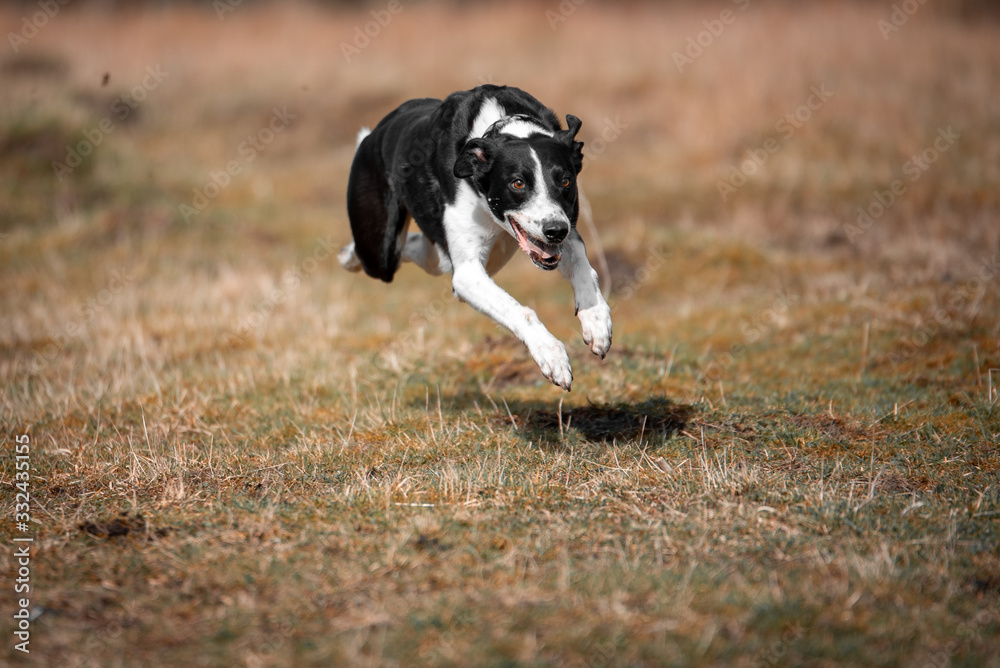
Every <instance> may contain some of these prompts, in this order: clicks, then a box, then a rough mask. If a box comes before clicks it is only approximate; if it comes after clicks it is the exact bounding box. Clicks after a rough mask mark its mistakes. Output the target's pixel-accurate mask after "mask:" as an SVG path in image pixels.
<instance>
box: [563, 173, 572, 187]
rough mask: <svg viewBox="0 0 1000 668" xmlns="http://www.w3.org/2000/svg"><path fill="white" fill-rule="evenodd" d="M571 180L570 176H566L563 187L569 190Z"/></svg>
mask: <svg viewBox="0 0 1000 668" xmlns="http://www.w3.org/2000/svg"><path fill="white" fill-rule="evenodd" d="M569 184H570V180H569V177H568V176H564V177H563V180H562V187H563V188H569Z"/></svg>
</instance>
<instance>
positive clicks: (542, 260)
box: [507, 215, 562, 271]
mask: <svg viewBox="0 0 1000 668" xmlns="http://www.w3.org/2000/svg"><path fill="white" fill-rule="evenodd" d="M507 222H508V223H510V227H511V229H512V230H514V236H515V237H517V244H518V245H519V246H520V247H521V250H523V251H524V252H525V253H527V255H528V257H530V258H531V261H532V262H534V263H535V266H536V267H540V268H541V269H545V270H546V271H552V270H553V269H555V268H556V267H558V266H559V260H561V259H562V248H561V246H560V245H559V244H547V243H545V242H543V241H539V240H537V239H535V238H533V237H530V236H528V233H527V232H525V231H524V228H523V227H521V226H520V225H518V224H517V222H516V221H515V220H514V217H513V216H510V215H508V216H507Z"/></svg>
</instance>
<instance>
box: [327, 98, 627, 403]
mask: <svg viewBox="0 0 1000 668" xmlns="http://www.w3.org/2000/svg"><path fill="white" fill-rule="evenodd" d="M566 124H567V129H565V130H563V129H562V128H561V127H560V124H559V119H558V118H557V117H556V115H555V113H553V111H552V110H551V109H549V108H547V107H545V106H544V105H543V104H542V103H541V102H539V101H538V100H536V99H535V98H534V97H532V96H531V95H529V94H528V93H526V92H524V91H523V90H520V89H518V88H513V87H508V86H493V85H486V86H479V87H478V88H474V89H472V90H469V91H462V92H457V93H453V94H452V95H449V96H448V97H447V98H445V99H444V100H437V99H431V98H424V99H416V100H410V101H408V102H405V103H404V104H402V105H401V106H399V107H398V108H396V109H395V110H394V111H392V112H391V113H389V115H387V116H386V117H385V118H383V119H382V121H381V122H380V123H379V124H378V125H377V126H375V129H374V130H371V131H369V130H367V129H362V130H361V132H360V133H359V134H358V146H357V152H356V153H355V156H354V162H353V164H352V165H351V174H350V178H349V180H348V184H347V213H348V217H349V218H350V221H351V232H352V234H353V236H354V241H353V242H352V243H351V244H349V245H348V246H346V247H345V248H344V249H343V250H341V251H340V253H339V256H338V259H339V261H340V264H341V265H342V266H343V267H344V268H345V269H348V270H349V271H355V272H356V271H360V270H362V269H363V270H364V271H365V273H366V274H368V275H369V276H372V277H373V278H379V279H382V280H383V281H385V282H387V283H388V282H390V281H392V279H393V276H394V275H395V273H396V270H397V269H398V268H399V265H400V262H402V261H404V260H406V261H409V262H413V263H414V264H417V265H418V266H420V267H422V268H423V269H424V270H425V271H427V272H428V273H430V274H433V275H435V276H437V275H440V274H451V284H452V290H453V292H454V294H455V296H456V297H458V298H459V299H460V300H462V301H464V302H466V303H468V304H469V305H471V306H472V307H473V308H475V309H476V310H478V311H480V312H481V313H484V314H485V315H488V316H489V317H491V318H493V320H495V321H496V322H498V323H500V324H501V325H503V326H504V327H506V328H507V329H509V330H510V331H511V332H513V333H514V335H515V336H516V337H517V338H518V339H520V340H521V341H522V342H523V343H524V344H525V345H526V346H527V347H528V352H529V353H530V354H531V357H532V358H533V359H534V360H535V362H536V363H537V364H538V367H539V369H541V372H542V374H543V375H544V376H545V377H546V378H547V379H548V380H550V381H551V382H553V383H554V384H556V385H558V386H559V387H562V388H563V389H565V390H567V391H568V390H569V389H570V385H571V384H572V382H573V371H572V369H571V368H570V362H569V356H568V355H567V354H566V347H565V346H564V345H563V344H562V343H561V342H560V341H559V340H558V339H556V338H555V337H554V336H553V335H552V334H551V333H550V332H549V331H548V330H547V329H546V328H545V326H544V325H543V324H542V323H541V322H540V321H539V319H538V316H537V315H536V314H535V312H534V311H533V310H531V309H530V308H527V307H525V306H522V305H521V304H520V303H518V302H517V300H515V299H514V298H513V297H511V296H510V295H509V294H507V292H505V291H504V290H503V289H502V288H501V287H500V286H498V285H497V284H496V283H494V282H493V279H492V278H491V277H492V276H493V274H495V273H496V272H497V271H499V270H500V269H501V268H502V267H503V266H504V265H505V264H507V261H508V260H510V258H511V257H512V256H513V255H514V254H515V253H516V252H517V249H518V248H520V249H521V250H522V251H524V253H525V254H526V255H528V257H530V258H531V261H532V262H533V263H534V264H535V265H536V266H537V267H540V268H542V269H545V270H549V271H551V270H553V269H557V268H558V269H559V271H560V272H561V273H562V274H563V275H564V276H565V277H566V278H567V279H569V281H570V283H571V284H572V286H573V293H574V296H575V300H576V314H577V316H578V317H579V318H580V324H581V326H582V331H583V340H584V342H586V344H587V345H588V346H589V347H590V350H591V351H592V352H593V353H594V354H595V355H598V356H600V357H601V359H603V358H604V356H605V355H606V354H607V352H608V349H609V348H610V347H611V309H610V308H609V307H608V304H607V302H606V301H605V300H604V297H603V296H602V295H601V291H600V288H599V285H598V281H597V272H596V271H594V269H593V267H591V266H590V263H589V262H588V261H587V252H586V249H585V248H584V245H583V240H582V239H581V238H580V235H579V233H578V232H577V230H576V220H577V215H578V213H579V194H578V192H577V183H576V179H577V175H578V174H579V173H580V170H581V169H582V168H583V143H582V142H579V141H576V134H577V132H578V131H579V129H580V125H581V123H580V119H578V118H577V117H576V116H572V115H567V116H566ZM411 219H412V220H414V221H416V223H417V227H418V228H419V229H420V232H408V228H409V223H410V220H411Z"/></svg>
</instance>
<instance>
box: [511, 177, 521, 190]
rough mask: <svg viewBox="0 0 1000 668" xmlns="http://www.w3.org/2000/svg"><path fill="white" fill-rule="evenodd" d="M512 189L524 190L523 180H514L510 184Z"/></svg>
mask: <svg viewBox="0 0 1000 668" xmlns="http://www.w3.org/2000/svg"><path fill="white" fill-rule="evenodd" d="M510 187H511V188H513V189H514V190H524V181H522V180H521V179H514V180H513V181H511V182H510Z"/></svg>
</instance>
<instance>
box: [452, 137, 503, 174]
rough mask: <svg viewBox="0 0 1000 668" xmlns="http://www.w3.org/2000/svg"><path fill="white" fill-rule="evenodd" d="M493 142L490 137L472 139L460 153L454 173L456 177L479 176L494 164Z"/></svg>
mask: <svg viewBox="0 0 1000 668" xmlns="http://www.w3.org/2000/svg"><path fill="white" fill-rule="evenodd" d="M493 149H494V147H493V142H491V141H490V140H488V139H483V138H476V139H470V140H469V141H468V142H466V144H465V146H463V147H462V150H461V151H459V153H458V158H457V159H456V160H455V166H454V168H453V169H452V173H454V174H455V177H456V178H459V179H467V178H469V177H470V176H476V177H478V176H479V175H480V174H483V173H485V172H488V171H489V170H490V167H492V166H493Z"/></svg>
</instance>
